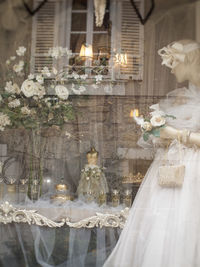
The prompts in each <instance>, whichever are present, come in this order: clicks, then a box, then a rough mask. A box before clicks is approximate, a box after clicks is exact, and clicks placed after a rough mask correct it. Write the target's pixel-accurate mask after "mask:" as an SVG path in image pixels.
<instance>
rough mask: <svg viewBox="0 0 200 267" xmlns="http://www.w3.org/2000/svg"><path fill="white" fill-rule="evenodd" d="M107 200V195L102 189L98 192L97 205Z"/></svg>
mask: <svg viewBox="0 0 200 267" xmlns="http://www.w3.org/2000/svg"><path fill="white" fill-rule="evenodd" d="M106 202H107V195H106V193H104V192H103V191H101V192H100V194H99V206H101V205H103V204H106Z"/></svg>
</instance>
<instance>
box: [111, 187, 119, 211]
mask: <svg viewBox="0 0 200 267" xmlns="http://www.w3.org/2000/svg"><path fill="white" fill-rule="evenodd" d="M111 198H112V206H113V207H117V206H119V204H120V194H119V190H117V189H114V190H112V195H111Z"/></svg>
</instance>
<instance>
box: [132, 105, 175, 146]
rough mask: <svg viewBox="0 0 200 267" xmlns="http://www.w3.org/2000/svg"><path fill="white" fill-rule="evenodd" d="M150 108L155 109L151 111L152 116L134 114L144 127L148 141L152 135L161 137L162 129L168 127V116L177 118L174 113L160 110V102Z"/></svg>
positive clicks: (144, 137) (145, 138)
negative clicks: (144, 116) (170, 113)
mask: <svg viewBox="0 0 200 267" xmlns="http://www.w3.org/2000/svg"><path fill="white" fill-rule="evenodd" d="M150 109H153V110H154V111H153V112H151V113H150V116H151V117H147V118H143V117H142V116H140V117H137V116H136V114H135V113H134V114H133V118H134V119H135V121H136V123H137V124H138V125H140V127H141V129H142V132H143V139H144V141H148V139H149V136H150V135H154V136H155V137H160V130H161V129H162V128H164V127H166V118H172V119H176V117H174V116H173V115H167V114H165V113H164V112H163V111H162V110H160V107H159V104H156V105H152V106H150Z"/></svg>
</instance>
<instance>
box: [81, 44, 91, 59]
mask: <svg viewBox="0 0 200 267" xmlns="http://www.w3.org/2000/svg"><path fill="white" fill-rule="evenodd" d="M79 56H80V57H85V58H93V49H92V45H89V44H82V46H81V50H80V54H79Z"/></svg>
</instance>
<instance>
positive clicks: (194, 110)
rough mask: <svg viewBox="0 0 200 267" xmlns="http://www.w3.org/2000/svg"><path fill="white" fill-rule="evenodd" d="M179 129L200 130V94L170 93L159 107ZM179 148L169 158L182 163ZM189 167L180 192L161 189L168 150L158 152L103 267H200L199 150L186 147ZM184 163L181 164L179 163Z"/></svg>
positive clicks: (197, 91)
mask: <svg viewBox="0 0 200 267" xmlns="http://www.w3.org/2000/svg"><path fill="white" fill-rule="evenodd" d="M160 107H161V108H162V110H164V111H165V112H166V113H167V114H172V115H174V116H176V117H177V119H176V120H171V119H169V122H168V123H169V124H170V125H172V126H174V127H176V128H180V129H183V128H186V129H189V130H191V131H195V132H196V131H198V130H200V89H198V88H195V87H194V86H191V87H190V88H189V89H186V88H182V89H177V90H175V91H173V92H171V93H170V94H169V95H168V97H167V98H166V99H165V100H163V101H162V102H161V103H160ZM179 148H180V147H179V144H178V142H177V141H176V140H175V141H173V142H172V144H171V145H170V147H169V150H168V158H169V159H170V160H171V161H172V162H176V161H177V155H178V151H179ZM181 150H182V160H181V162H182V164H184V165H185V177H184V183H183V185H182V187H181V188H178V187H177V188H164V187H161V186H159V185H158V180H157V179H158V169H159V166H161V165H162V163H163V160H164V157H165V153H166V151H165V148H158V150H157V152H156V155H155V159H154V161H153V163H152V164H151V166H150V168H149V170H148V172H147V174H146V176H145V178H144V180H143V182H142V184H141V186H140V189H139V192H138V194H137V196H136V199H135V201H134V203H133V206H132V208H131V211H130V215H129V218H128V221H127V223H126V226H125V228H124V229H123V231H122V233H121V236H120V239H119V241H118V243H117V245H116V247H115V249H114V250H113V252H112V254H111V255H110V257H109V258H108V259H107V261H106V263H105V264H104V267H198V266H200V241H199V232H200V208H199V203H200V175H199V174H200V164H199V160H200V149H199V148H197V147H186V146H184V145H181ZM179 160H180V159H179Z"/></svg>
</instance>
